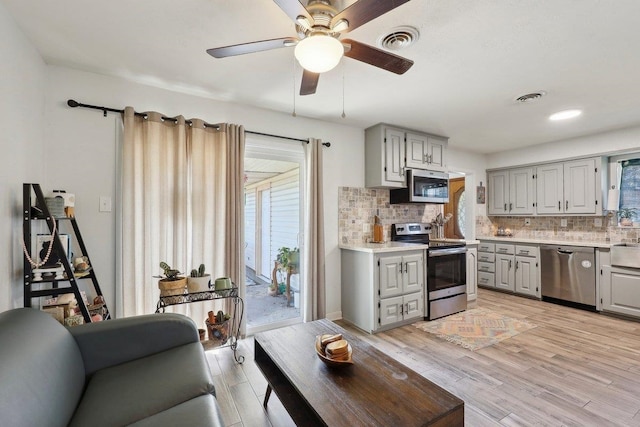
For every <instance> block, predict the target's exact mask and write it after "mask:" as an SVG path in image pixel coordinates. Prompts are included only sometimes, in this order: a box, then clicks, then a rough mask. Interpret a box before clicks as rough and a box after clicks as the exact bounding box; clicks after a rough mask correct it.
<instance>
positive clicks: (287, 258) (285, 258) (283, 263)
mask: <svg viewBox="0 0 640 427" xmlns="http://www.w3.org/2000/svg"><path fill="white" fill-rule="evenodd" d="M276 261H277V262H278V264H279V266H280V269H282V270H284V271H288V270H289V269H291V270H292V271H296V270H297V269H298V264H299V263H300V249H298V248H293V249H290V248H287V247H286V246H283V247H281V248H280V249H278V255H277V257H276Z"/></svg>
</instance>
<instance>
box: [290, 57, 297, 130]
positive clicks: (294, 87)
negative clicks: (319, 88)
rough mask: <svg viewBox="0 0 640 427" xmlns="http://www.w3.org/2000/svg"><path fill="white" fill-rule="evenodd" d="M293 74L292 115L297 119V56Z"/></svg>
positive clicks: (294, 60) (294, 59)
mask: <svg viewBox="0 0 640 427" xmlns="http://www.w3.org/2000/svg"><path fill="white" fill-rule="evenodd" d="M292 63H293V72H292V73H291V75H292V80H293V113H291V115H292V116H293V117H296V58H295V56H294V57H293V61H292Z"/></svg>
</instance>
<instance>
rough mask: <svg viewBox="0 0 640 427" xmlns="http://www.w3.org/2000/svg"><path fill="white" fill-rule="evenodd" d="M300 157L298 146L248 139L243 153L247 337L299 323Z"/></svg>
mask: <svg viewBox="0 0 640 427" xmlns="http://www.w3.org/2000/svg"><path fill="white" fill-rule="evenodd" d="M303 171H304V152H303V149H302V147H301V146H300V144H299V143H289V142H281V141H274V140H273V139H270V138H265V139H262V138H249V137H248V136H247V140H246V151H245V186H244V187H245V271H246V283H247V287H246V292H245V306H246V310H245V312H246V319H247V334H248V335H251V334H254V333H257V332H260V331H264V330H268V329H273V328H278V327H281V326H285V325H290V324H293V323H299V322H301V321H302V315H301V313H303V312H304V311H303V306H304V298H303V295H304V292H305V290H304V286H302V280H301V279H300V277H301V275H300V269H301V268H300V265H299V260H300V259H301V255H302V253H303V250H304V248H302V247H301V242H302V239H301V236H302V230H301V227H302V218H303V216H302V209H303V197H302V196H303V188H304V187H303V176H304V175H303Z"/></svg>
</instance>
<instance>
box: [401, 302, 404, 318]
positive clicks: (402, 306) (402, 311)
mask: <svg viewBox="0 0 640 427" xmlns="http://www.w3.org/2000/svg"><path fill="white" fill-rule="evenodd" d="M400 315H401V316H402V315H404V304H400Z"/></svg>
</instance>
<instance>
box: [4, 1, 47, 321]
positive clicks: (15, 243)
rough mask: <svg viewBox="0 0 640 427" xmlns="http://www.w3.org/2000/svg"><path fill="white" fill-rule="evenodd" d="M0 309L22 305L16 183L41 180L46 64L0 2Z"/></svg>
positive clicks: (19, 196)
mask: <svg viewBox="0 0 640 427" xmlns="http://www.w3.org/2000/svg"><path fill="white" fill-rule="evenodd" d="M0 58H2V60H1V61H0V130H2V137H1V138H0V152H1V153H2V155H1V156H0V245H1V247H2V249H1V250H0V311H4V310H7V309H10V308H14V307H21V306H22V305H23V292H22V288H23V280H22V276H21V273H22V263H23V261H22V249H21V243H20V242H21V240H20V239H21V237H22V216H21V208H22V184H23V183H24V182H42V180H43V177H44V173H43V163H44V155H43V149H42V147H43V143H44V142H43V133H42V129H43V127H44V102H45V101H44V93H45V76H46V66H45V64H44V62H43V60H42V58H41V57H40V55H39V54H38V52H37V51H36V49H35V48H34V47H33V45H32V44H31V43H30V42H29V41H28V40H27V39H26V38H25V36H24V35H23V34H22V32H21V31H20V29H19V28H18V27H17V25H16V23H15V22H14V21H13V19H12V18H11V17H10V15H9V13H8V12H7V10H6V9H5V7H4V6H3V5H2V4H1V3H0Z"/></svg>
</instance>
